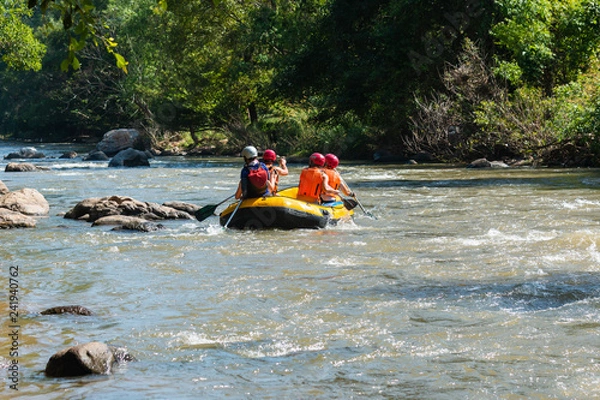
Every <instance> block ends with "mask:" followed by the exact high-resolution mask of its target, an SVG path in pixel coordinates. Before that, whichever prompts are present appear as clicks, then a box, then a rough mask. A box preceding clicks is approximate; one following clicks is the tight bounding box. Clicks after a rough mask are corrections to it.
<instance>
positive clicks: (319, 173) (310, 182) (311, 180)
mask: <svg viewBox="0 0 600 400" xmlns="http://www.w3.org/2000/svg"><path fill="white" fill-rule="evenodd" d="M323 165H325V156H323V154H321V153H313V154H312V155H311V156H310V157H309V159H308V167H306V168H304V169H303V170H302V172H301V173H300V182H299V184H298V196H297V198H298V199H300V200H304V201H307V202H310V203H320V202H321V194H323V193H325V192H327V193H334V194H336V193H338V191H337V190H335V189H333V188H332V187H331V186H329V183H328V178H327V175H325V173H324V172H323V170H322V169H321V168H323Z"/></svg>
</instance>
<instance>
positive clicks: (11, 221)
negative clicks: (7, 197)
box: [0, 208, 36, 229]
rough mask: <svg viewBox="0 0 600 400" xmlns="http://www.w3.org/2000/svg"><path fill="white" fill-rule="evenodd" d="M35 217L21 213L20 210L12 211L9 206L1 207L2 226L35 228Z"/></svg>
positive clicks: (6, 227)
mask: <svg viewBox="0 0 600 400" xmlns="http://www.w3.org/2000/svg"><path fill="white" fill-rule="evenodd" d="M35 224H36V221H35V219H33V218H31V217H28V216H27V215H24V214H21V213H20V212H16V211H12V210H9V209H7V208H0V228H1V229H8V228H34V227H35Z"/></svg>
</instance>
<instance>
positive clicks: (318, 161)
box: [308, 153, 325, 167]
mask: <svg viewBox="0 0 600 400" xmlns="http://www.w3.org/2000/svg"><path fill="white" fill-rule="evenodd" d="M308 162H309V163H311V164H312V165H315V166H317V167H322V166H323V165H325V156H323V154H321V153H312V154H311V156H310V157H309V158H308Z"/></svg>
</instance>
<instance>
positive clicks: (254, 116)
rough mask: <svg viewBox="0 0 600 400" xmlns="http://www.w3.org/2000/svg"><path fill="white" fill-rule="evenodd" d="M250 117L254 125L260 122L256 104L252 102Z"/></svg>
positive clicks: (249, 107) (249, 109) (249, 106)
mask: <svg viewBox="0 0 600 400" xmlns="http://www.w3.org/2000/svg"><path fill="white" fill-rule="evenodd" d="M247 110H248V119H250V125H254V124H255V123H257V122H258V111H257V110H256V104H255V103H254V102H253V103H250V104H249V105H248V109H247Z"/></svg>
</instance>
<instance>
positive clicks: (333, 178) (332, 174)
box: [323, 168, 342, 190]
mask: <svg viewBox="0 0 600 400" xmlns="http://www.w3.org/2000/svg"><path fill="white" fill-rule="evenodd" d="M323 172H325V173H326V174H327V178H328V179H329V182H328V183H329V186H331V187H332V188H334V189H335V190H338V189H339V188H340V185H341V183H342V179H341V178H340V174H338V173H337V171H336V170H334V169H332V168H325V169H323Z"/></svg>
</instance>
